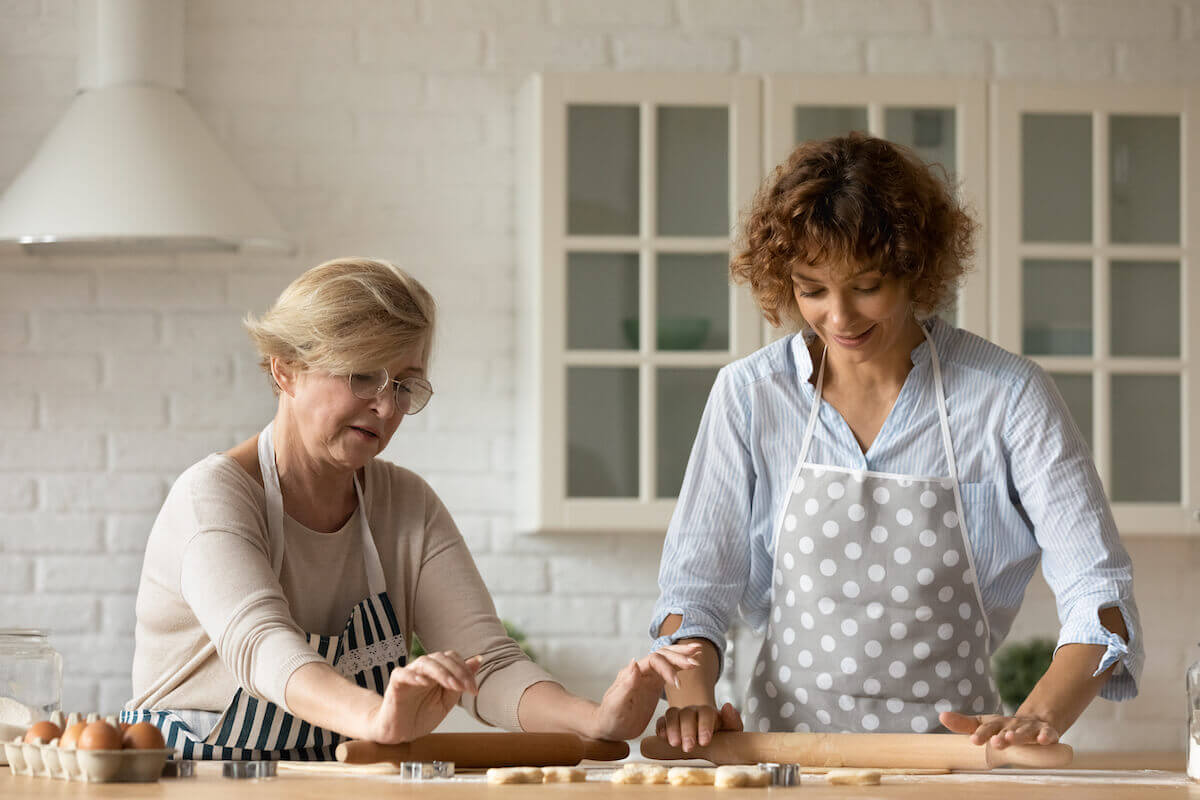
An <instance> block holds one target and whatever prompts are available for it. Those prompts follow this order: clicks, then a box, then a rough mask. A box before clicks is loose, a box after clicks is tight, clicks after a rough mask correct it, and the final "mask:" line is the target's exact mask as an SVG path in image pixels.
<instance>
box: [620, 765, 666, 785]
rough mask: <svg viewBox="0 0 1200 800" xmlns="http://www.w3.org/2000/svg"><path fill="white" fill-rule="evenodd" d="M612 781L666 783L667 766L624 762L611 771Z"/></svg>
mask: <svg viewBox="0 0 1200 800" xmlns="http://www.w3.org/2000/svg"><path fill="white" fill-rule="evenodd" d="M612 782H613V783H624V784H634V783H666V782H667V768H666V767H662V766H659V765H658V764H626V765H624V766H623V767H621V769H619V770H617V771H616V772H614V773H613V776H612Z"/></svg>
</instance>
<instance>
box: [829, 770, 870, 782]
mask: <svg viewBox="0 0 1200 800" xmlns="http://www.w3.org/2000/svg"><path fill="white" fill-rule="evenodd" d="M829 782H830V783H832V784H834V785H835V786H878V785H879V770H877V769H834V770H830V771H829Z"/></svg>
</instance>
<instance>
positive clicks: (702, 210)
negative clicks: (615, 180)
mask: <svg viewBox="0 0 1200 800" xmlns="http://www.w3.org/2000/svg"><path fill="white" fill-rule="evenodd" d="M657 138H658V147H657V149H656V151H655V153H656V157H657V164H658V205H657V208H658V232H659V234H660V235H662V236H728V235H729V110H728V109H726V108H683V107H676V106H662V107H660V108H659V109H658V137H657Z"/></svg>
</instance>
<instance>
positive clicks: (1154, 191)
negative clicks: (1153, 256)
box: [1108, 114, 1180, 244]
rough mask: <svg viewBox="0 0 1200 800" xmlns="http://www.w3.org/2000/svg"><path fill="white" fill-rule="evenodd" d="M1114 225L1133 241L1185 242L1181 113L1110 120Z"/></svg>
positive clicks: (1117, 238)
mask: <svg viewBox="0 0 1200 800" xmlns="http://www.w3.org/2000/svg"><path fill="white" fill-rule="evenodd" d="M1108 147H1109V171H1108V174H1109V178H1108V179H1109V191H1110V193H1111V194H1110V200H1111V202H1110V207H1109V219H1110V225H1109V227H1110V228H1111V229H1112V240H1113V241H1114V242H1118V243H1122V244H1125V243H1130V244H1143V243H1153V244H1176V243H1178V242H1179V176H1180V169H1179V117H1173V116H1154V117H1134V116H1123V115H1118V114H1114V115H1113V116H1112V117H1110V118H1109V142H1108Z"/></svg>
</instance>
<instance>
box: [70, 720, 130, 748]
mask: <svg viewBox="0 0 1200 800" xmlns="http://www.w3.org/2000/svg"><path fill="white" fill-rule="evenodd" d="M78 746H79V749H80V750H120V749H121V732H120V731H119V730H117V729H116V728H114V727H113V726H112V725H109V724H108V723H107V722H105V721H104V720H102V719H98V720H96V721H95V722H89V723H88V725H87V727H85V728H84V729H83V732H82V733H80V734H79V745H78Z"/></svg>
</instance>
